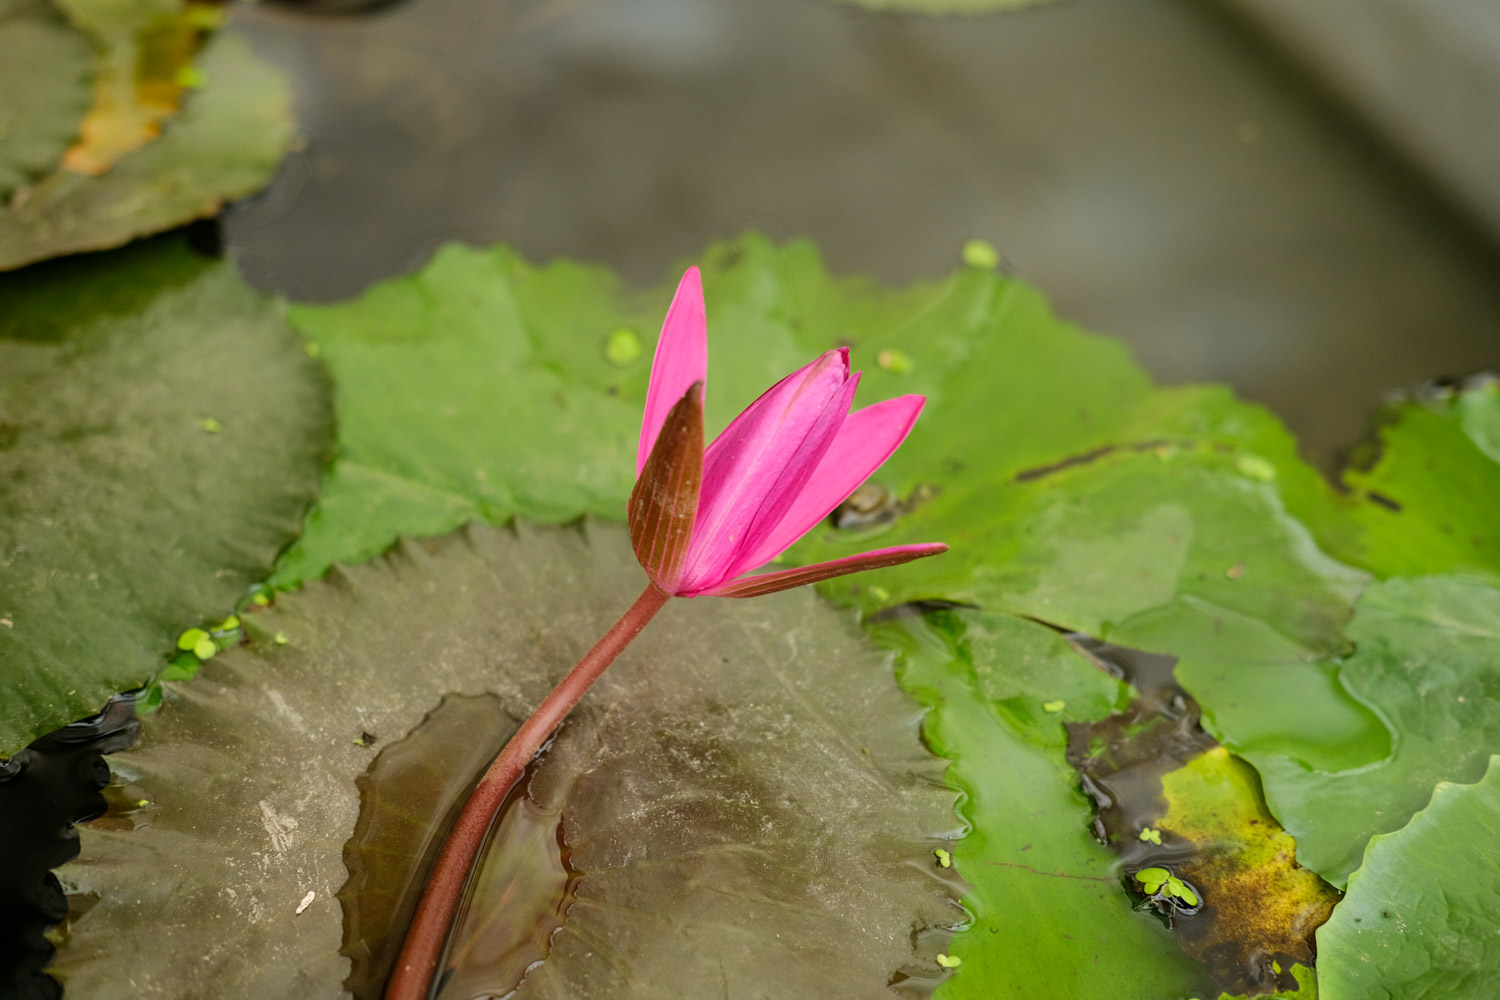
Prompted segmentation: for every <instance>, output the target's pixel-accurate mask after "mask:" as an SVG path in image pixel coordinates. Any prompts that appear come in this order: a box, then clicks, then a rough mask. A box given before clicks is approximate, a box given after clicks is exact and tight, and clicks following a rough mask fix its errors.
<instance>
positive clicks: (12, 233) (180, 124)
mask: <svg viewBox="0 0 1500 1000" xmlns="http://www.w3.org/2000/svg"><path fill="white" fill-rule="evenodd" d="M197 64H198V66H199V67H200V68H201V69H202V72H203V75H204V77H205V79H206V81H207V82H206V83H205V85H204V86H203V88H202V89H201V90H200V91H197V92H194V93H192V94H190V95H188V96H187V98H186V99H185V101H184V105H183V109H182V112H181V113H180V114H179V115H177V116H176V117H174V118H173V119H172V120H171V121H170V123H169V124H168V127H166V128H164V130H163V132H162V134H161V136H160V137H159V138H157V139H155V140H153V141H151V142H149V143H147V144H146V145H145V146H143V147H142V148H140V149H137V150H135V151H134V152H131V153H128V154H125V155H123V156H121V157H120V159H119V160H118V161H117V162H115V163H114V165H113V166H112V167H111V168H110V169H109V170H108V171H107V172H105V173H104V174H103V175H102V176H98V177H95V176H90V175H85V174H78V173H74V172H72V171H70V170H63V169H57V170H54V171H52V172H51V173H49V174H48V175H47V176H45V177H43V178H41V179H39V180H38V181H36V183H35V184H32V185H30V186H28V187H26V188H24V189H22V190H21V191H19V192H18V193H17V195H16V196H15V197H13V198H12V199H11V200H10V203H9V205H8V206H6V207H0V271H3V270H9V269H12V268H17V267H20V266H22V265H24V264H28V263H31V262H32V261H37V260H43V259H45V258H48V257H56V256H59V255H62V254H69V253H77V252H78V251H81V250H102V249H107V248H109V247H116V246H119V245H121V244H123V243H126V242H128V241H130V240H132V239H134V238H135V237H137V236H142V235H145V234H147V233H155V232H160V231H161V230H164V229H168V228H171V227H173V226H178V225H181V224H182V223H185V222H190V221H192V220H193V219H199V218H203V217H205V216H208V215H212V214H214V213H215V212H217V211H218V210H219V208H220V206H222V205H223V204H224V203H225V202H226V201H228V200H230V199H233V198H243V197H245V196H246V195H249V194H251V193H253V192H255V191H257V190H259V189H260V188H261V187H262V186H264V185H265V183H266V182H267V181H269V180H270V179H271V175H272V174H273V173H274V172H275V170H276V165H277V164H278V163H279V162H280V161H281V157H282V154H283V153H285V152H286V149H287V147H288V146H289V145H290V143H291V139H292V122H291V117H290V104H291V97H290V91H289V88H288V87H287V84H286V81H285V80H284V79H283V78H282V77H281V76H280V74H279V73H277V72H276V71H275V70H274V69H272V68H271V67H270V66H269V65H267V64H266V63H264V62H261V61H260V60H259V59H258V58H256V57H255V56H254V55H252V54H251V52H250V50H249V48H248V47H247V46H246V45H245V43H244V42H243V41H242V40H240V39H237V38H231V37H228V36H226V35H224V34H220V35H218V36H216V37H214V38H213V39H211V40H210V41H209V42H208V44H207V45H205V46H204V48H203V51H202V52H201V53H200V55H199V57H198V60H197Z"/></svg>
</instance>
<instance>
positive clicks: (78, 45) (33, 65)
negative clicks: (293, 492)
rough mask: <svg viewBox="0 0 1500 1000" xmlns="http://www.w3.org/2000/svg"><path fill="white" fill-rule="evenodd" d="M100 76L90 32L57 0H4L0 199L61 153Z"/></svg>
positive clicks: (0, 20)
mask: <svg viewBox="0 0 1500 1000" xmlns="http://www.w3.org/2000/svg"><path fill="white" fill-rule="evenodd" d="M93 76H94V50H93V49H92V48H91V47H90V46H89V42H88V39H87V38H86V37H84V35H83V34H82V33H80V32H79V31H78V30H77V29H75V28H74V27H73V26H72V25H70V24H69V23H68V20H67V18H65V17H64V16H63V14H62V12H61V11H59V10H58V9H57V7H56V6H55V5H54V4H53V3H52V2H51V0H0V94H4V95H5V97H4V99H3V100H0V206H3V205H4V204H5V203H6V202H7V201H8V200H9V199H10V196H11V194H12V193H13V192H14V191H15V190H16V189H17V188H18V187H21V186H23V185H25V184H27V183H29V182H30V181H32V180H34V179H35V178H37V177H40V176H41V175H42V174H44V173H46V172H47V171H48V170H49V169H51V168H53V167H55V166H57V164H58V162H59V161H60V160H62V157H63V153H64V152H65V151H66V150H67V148H68V145H69V144H70V143H71V142H72V141H73V138H74V136H76V135H77V134H78V126H79V123H80V122H81V121H82V120H83V115H84V112H85V111H87V110H88V107H89V86H90V82H91V81H92V79H93ZM3 212H4V208H3V207H0V217H3Z"/></svg>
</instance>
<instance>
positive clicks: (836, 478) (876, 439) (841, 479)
mask: <svg viewBox="0 0 1500 1000" xmlns="http://www.w3.org/2000/svg"><path fill="white" fill-rule="evenodd" d="M925 402H927V399H926V397H924V396H898V397H896V398H895V399H887V400H885V401H884V402H880V403H876V404H875V405H873V406H866V407H865V408H864V409H862V410H855V411H854V412H853V413H851V414H849V416H848V417H847V418H845V420H844V424H843V426H842V427H840V428H839V433H838V436H837V437H835V438H834V439H833V444H832V445H831V446H830V447H829V449H828V451H827V453H826V454H824V456H823V460H822V461H821V462H819V463H818V467H817V469H815V470H814V471H813V474H812V478H810V479H809V480H808V481H807V484H806V485H805V486H803V487H802V491H801V492H800V493H798V494H797V497H796V499H795V500H794V501H793V502H792V504H791V507H790V508H789V509H788V510H787V512H786V513H785V514H784V515H783V516H782V518H781V520H780V521H779V522H778V523H777V524H776V527H775V529H774V530H773V531H771V532H770V533H769V534H768V535H766V537H765V539H764V540H763V541H761V542H760V544H758V545H757V546H756V547H755V550H754V551H753V552H751V554H750V555H749V556H748V557H746V558H745V560H744V563H743V565H742V567H741V568H740V569H739V571H738V572H741V573H742V572H744V571H745V570H750V569H754V568H755V567H757V566H762V565H764V564H766V563H768V562H770V561H771V560H772V559H775V558H776V557H777V556H779V555H780V554H781V553H782V552H784V551H786V549H787V548H788V547H789V546H790V545H791V544H792V543H793V542H795V541H796V540H797V539H799V538H801V537H802V536H803V535H805V534H807V533H808V532H809V531H811V530H812V528H813V527H814V526H815V525H816V524H817V523H818V522H819V521H821V520H823V518H825V517H827V516H828V515H829V513H831V512H832V511H833V509H834V508H835V507H837V506H838V505H839V504H841V503H843V502H844V501H845V500H847V499H849V494H851V493H853V492H854V491H855V490H856V489H858V488H859V485H860V484H861V483H863V482H864V481H865V480H866V479H869V478H870V474H871V473H873V472H874V471H875V470H876V469H878V468H880V466H881V465H883V464H884V463H885V460H886V459H888V458H890V457H891V454H892V453H893V452H894V451H895V450H896V449H897V448H899V447H900V446H901V442H902V441H905V440H906V435H907V434H909V433H911V428H912V425H913V424H915V423H916V422H917V416H918V415H919V414H920V413H921V412H922V404H924V403H925Z"/></svg>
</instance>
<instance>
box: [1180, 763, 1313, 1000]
mask: <svg viewBox="0 0 1500 1000" xmlns="http://www.w3.org/2000/svg"><path fill="white" fill-rule="evenodd" d="M1161 784H1162V794H1163V796H1164V798H1165V800H1166V804H1167V808H1166V812H1165V813H1163V815H1162V817H1161V820H1160V822H1159V824H1158V825H1159V826H1160V827H1161V829H1162V830H1163V831H1164V832H1165V833H1166V834H1168V835H1170V836H1171V837H1172V838H1173V839H1172V848H1171V849H1172V850H1173V851H1174V852H1177V853H1180V854H1183V855H1184V856H1183V857H1182V859H1181V860H1180V861H1179V862H1177V863H1176V864H1175V865H1174V866H1173V868H1174V878H1180V879H1182V880H1185V881H1186V882H1187V883H1188V886H1190V887H1196V889H1197V890H1199V891H1201V893H1202V899H1201V900H1200V899H1199V897H1198V895H1197V893H1195V892H1193V891H1191V890H1190V889H1188V887H1185V886H1182V885H1181V883H1180V882H1179V884H1178V885H1177V886H1175V887H1172V894H1173V895H1175V896H1177V897H1178V898H1179V899H1180V900H1182V901H1183V902H1184V903H1185V904H1186V905H1187V906H1189V907H1196V906H1198V905H1199V903H1200V902H1201V903H1202V909H1201V910H1200V911H1198V912H1197V913H1195V914H1194V915H1193V917H1192V918H1191V919H1179V920H1176V921H1175V926H1176V930H1177V934H1178V938H1179V940H1181V941H1182V942H1183V947H1184V948H1185V949H1186V950H1187V951H1188V953H1189V954H1191V955H1193V956H1195V957H1197V958H1198V959H1200V960H1201V961H1203V962H1205V963H1206V964H1207V965H1208V966H1209V968H1210V971H1212V972H1213V974H1214V978H1215V979H1216V980H1217V981H1218V982H1219V984H1220V985H1221V986H1223V987H1224V988H1225V989H1226V990H1228V991H1229V992H1235V993H1241V992H1243V993H1251V992H1258V991H1262V990H1267V989H1280V990H1296V989H1297V981H1296V979H1295V978H1294V977H1293V976H1292V974H1291V968H1292V966H1293V965H1295V964H1299V963H1300V964H1302V965H1308V966H1310V965H1312V960H1313V944H1312V941H1313V933H1314V932H1315V931H1316V930H1317V928H1318V927H1319V926H1320V925H1321V924H1322V923H1323V922H1324V921H1325V920H1327V919H1328V914H1329V913H1330V912H1331V911H1332V910H1333V907H1334V904H1335V903H1336V902H1337V901H1338V898H1339V894H1338V892H1337V890H1335V889H1333V888H1332V887H1331V886H1329V885H1328V884H1327V883H1325V882H1324V881H1323V880H1322V879H1320V878H1318V876H1317V875H1315V874H1314V873H1312V872H1310V871H1307V870H1306V869H1303V868H1299V867H1298V866H1297V862H1296V849H1297V844H1296V842H1295V841H1293V840H1292V838H1291V837H1290V836H1288V835H1287V833H1286V832H1285V831H1284V830H1282V829H1281V827H1280V826H1279V825H1278V824H1277V823H1276V820H1275V819H1274V818H1272V816H1271V814H1270V813H1269V812H1268V811H1267V810H1266V806H1265V803H1264V801H1262V799H1261V796H1260V788H1259V782H1258V781H1257V780H1256V776H1255V772H1254V771H1253V770H1251V768H1250V767H1249V766H1248V765H1247V764H1245V763H1244V762H1242V761H1240V760H1238V759H1236V758H1235V757H1234V756H1233V755H1231V754H1230V753H1229V752H1228V751H1227V750H1225V749H1224V748H1223V747H1217V748H1215V749H1213V750H1210V751H1208V752H1207V753H1205V754H1203V755H1201V756H1199V757H1197V758H1195V759H1194V760H1192V761H1191V762H1189V763H1188V764H1187V765H1186V766H1185V767H1182V768H1179V769H1177V770H1175V771H1171V772H1169V773H1167V774H1166V775H1164V776H1163V777H1162V779H1161ZM1278 970H1280V971H1279V973H1278Z"/></svg>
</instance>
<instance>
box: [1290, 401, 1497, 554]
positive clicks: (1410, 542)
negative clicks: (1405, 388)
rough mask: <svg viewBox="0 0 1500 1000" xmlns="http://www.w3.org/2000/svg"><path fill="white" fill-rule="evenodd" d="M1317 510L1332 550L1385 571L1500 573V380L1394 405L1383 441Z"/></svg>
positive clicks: (1384, 421) (1318, 526)
mask: <svg viewBox="0 0 1500 1000" xmlns="http://www.w3.org/2000/svg"><path fill="white" fill-rule="evenodd" d="M1343 480H1344V485H1345V486H1346V487H1347V490H1348V493H1347V496H1346V497H1344V498H1342V502H1340V503H1338V504H1337V505H1336V506H1335V507H1333V508H1331V509H1329V510H1328V511H1326V512H1324V513H1323V515H1322V516H1314V517H1313V518H1312V524H1313V527H1314V530H1315V531H1316V532H1317V534H1318V537H1319V541H1320V542H1321V543H1322V544H1323V545H1324V546H1325V548H1327V549H1328V550H1329V551H1330V552H1331V553H1333V554H1334V555H1336V556H1338V557H1339V558H1341V559H1343V560H1345V561H1346V562H1349V563H1352V564H1353V565H1356V566H1362V567H1364V568H1366V569H1369V570H1370V571H1371V572H1373V573H1375V574H1376V575H1377V576H1380V577H1382V578H1384V577H1390V576H1420V575H1426V574H1430V573H1455V572H1462V573H1470V574H1476V575H1480V574H1482V575H1486V576H1489V577H1490V578H1491V579H1492V580H1496V581H1500V524H1497V523H1496V521H1495V517H1494V512H1495V510H1496V508H1497V507H1500V379H1497V378H1495V377H1494V376H1482V377H1479V378H1476V379H1474V380H1472V381H1471V382H1470V384H1468V385H1467V386H1465V387H1461V388H1439V389H1432V390H1428V391H1426V392H1424V393H1421V394H1419V395H1417V396H1416V397H1414V398H1411V399H1407V400H1403V401H1401V402H1399V403H1394V404H1391V405H1389V406H1387V407H1386V408H1385V409H1384V410H1383V411H1382V413H1381V415H1380V420H1379V431H1378V436H1377V439H1376V442H1375V443H1374V444H1373V445H1371V446H1370V447H1369V448H1367V449H1366V450H1365V451H1364V452H1363V453H1360V454H1357V455H1356V456H1355V462H1354V464H1353V465H1352V466H1351V468H1350V469H1348V470H1347V471H1346V472H1345V473H1344V475H1343Z"/></svg>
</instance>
